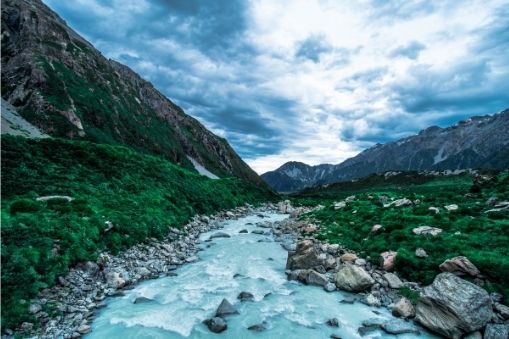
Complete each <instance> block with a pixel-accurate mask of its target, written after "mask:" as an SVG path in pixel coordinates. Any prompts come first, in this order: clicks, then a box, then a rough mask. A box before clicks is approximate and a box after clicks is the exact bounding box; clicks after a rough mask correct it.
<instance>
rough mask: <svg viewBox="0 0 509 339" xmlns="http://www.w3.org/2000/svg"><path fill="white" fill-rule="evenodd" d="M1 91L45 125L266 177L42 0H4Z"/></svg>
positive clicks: (218, 170) (217, 169) (52, 131)
mask: <svg viewBox="0 0 509 339" xmlns="http://www.w3.org/2000/svg"><path fill="white" fill-rule="evenodd" d="M2 97H3V98H4V99H5V100H7V101H8V102H9V103H11V104H12V105H13V106H15V107H16V108H17V109H18V112H20V114H21V115H22V116H23V117H24V118H25V119H26V120H28V121H29V122H30V123H32V124H34V125H35V126H37V127H38V128H40V129H41V130H42V131H43V132H44V133H47V134H49V135H51V136H55V137H66V138H73V139H86V140H91V141H95V142H100V143H110V144H123V145H126V146H130V147H133V148H135V149H137V150H140V151H144V152H148V153H153V154H159V155H162V156H164V157H165V158H167V159H169V160H171V161H173V162H175V163H178V164H181V165H182V166H184V167H187V168H190V169H192V168H193V166H192V164H191V162H190V161H189V159H188V158H187V156H191V157H192V158H194V159H195V160H196V161H197V162H198V163H200V164H201V165H203V166H204V167H205V168H206V169H208V170H209V171H211V172H213V173H214V174H216V175H218V176H221V177H223V176H231V175H233V176H237V177H240V178H244V179H246V180H248V181H251V182H253V183H256V184H258V185H265V184H264V182H263V181H262V180H261V179H260V178H259V177H258V175H257V174H256V173H255V172H254V171H253V170H252V169H251V168H249V166H248V165H247V164H246V163H244V161H242V159H241V158H240V157H239V156H238V155H237V154H236V153H235V151H234V150H233V149H232V148H231V147H230V145H229V144H228V143H227V142H226V140H225V139H223V138H220V137H218V136H216V135H214V134H213V133H211V132H210V131H208V130H207V129H206V128H205V127H204V126H203V125H201V124H200V123H199V122H198V121H197V120H196V119H194V118H192V117H190V116H188V115H186V114H185V113H184V112H183V111H182V109H181V108H180V107H178V106H177V105H175V104H174V103H173V102H171V101H170V100H168V99H167V98H166V97H165V96H164V95H162V94H161V93H160V92H159V91H158V90H157V89H155V88H154V86H153V85H152V84H151V83H149V82H147V81H145V80H143V79H142V78H141V77H140V76H139V75H138V74H136V73H135V72H133V71H132V70H131V69H129V68H128V67H127V66H124V65H122V64H119V63H117V62H115V61H113V60H108V59H106V58H105V57H103V56H102V55H101V53H100V52H99V51H98V50H96V49H95V48H94V47H93V46H92V45H91V44H90V43H88V42H87V41H86V40H84V39H83V38H82V37H81V36H79V35H78V34H77V33H76V32H74V31H73V30H72V29H70V28H69V27H68V26H67V25H66V23H65V22H64V21H63V20H62V19H61V18H60V17H59V16H58V15H57V14H56V13H54V12H53V11H51V9H49V8H48V7H47V6H46V5H44V4H43V3H42V2H41V1H40V0H16V1H12V0H2Z"/></svg>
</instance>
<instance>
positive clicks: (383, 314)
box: [87, 214, 433, 339]
mask: <svg viewBox="0 0 509 339" xmlns="http://www.w3.org/2000/svg"><path fill="white" fill-rule="evenodd" d="M266 216H267V217H266V218H263V219H262V218H260V217H258V216H255V215H252V216H248V217H245V218H242V219H239V220H231V221H226V222H224V225H225V227H224V229H222V230H220V231H221V232H226V233H228V234H230V235H231V238H218V239H214V240H213V241H211V242H207V241H205V240H207V239H208V238H209V237H210V235H211V234H213V233H215V232H217V231H212V232H209V233H205V234H202V235H201V237H200V239H201V240H202V243H201V244H200V248H202V249H203V250H202V251H200V252H198V255H199V258H200V260H199V261H197V262H195V263H193V264H188V265H185V266H183V267H181V268H179V269H178V270H176V271H175V272H176V273H177V274H178V276H176V277H165V278H159V279H156V280H151V281H146V282H143V283H141V284H139V285H138V286H137V287H136V288H134V289H133V290H130V291H126V295H125V296H124V297H120V298H113V299H110V300H109V301H108V305H107V307H106V308H104V309H102V310H101V312H100V313H99V314H98V316H97V318H96V319H95V320H94V322H93V324H92V328H93V331H92V332H91V333H90V334H89V335H87V338H88V339H92V338H101V339H102V338H123V339H127V338H205V337H218V338H329V336H330V335H331V334H332V333H334V334H337V335H339V336H341V337H342V338H361V337H360V336H359V335H358V333H357V328H358V327H359V326H361V322H362V321H363V320H366V319H369V318H376V317H378V318H384V319H390V318H392V316H391V315H390V313H389V312H388V311H387V310H385V309H382V308H379V309H375V308H372V307H369V306H366V305H364V304H361V303H359V302H356V303H354V304H341V303H340V302H339V301H340V300H342V299H343V298H344V297H345V296H349V295H350V294H348V293H345V292H332V293H327V292H325V291H324V290H323V289H322V288H320V287H314V286H304V285H302V284H299V283H296V282H293V281H287V280H286V275H285V264H286V257H287V252H286V251H285V250H284V249H283V248H282V247H281V246H280V245H279V243H277V242H274V241H273V240H272V238H271V237H270V236H266V235H256V234H251V233H249V234H239V231H240V230H242V229H248V230H249V231H250V232H251V231H252V230H254V229H259V228H258V227H256V225H255V224H256V223H257V222H260V221H268V220H270V221H276V220H282V219H284V218H285V217H286V216H285V215H281V214H266ZM248 223H251V224H248ZM263 230H267V229H263ZM259 240H262V241H261V242H260V241H259ZM239 274H240V276H236V277H235V278H234V275H239ZM242 291H247V292H251V293H252V294H253V295H254V301H252V302H240V301H239V300H237V296H238V294H239V293H240V292H242ZM269 293H270V295H267V294H269ZM141 296H143V297H146V298H150V299H153V300H154V301H151V302H147V303H141V304H134V303H133V301H134V300H135V299H136V298H137V297H141ZM223 298H226V299H228V300H229V301H230V302H231V303H232V304H234V306H235V307H236V308H237V310H238V311H239V313H240V314H239V315H234V316H229V317H227V318H226V320H227V322H228V329H227V330H226V331H225V332H222V333H220V334H214V333H212V332H210V331H209V330H208V328H207V327H206V326H205V325H204V324H202V321H203V320H204V319H206V318H210V317H212V316H213V314H214V312H215V310H216V308H217V306H218V305H219V303H220V302H221V300H222V299H223ZM373 311H376V312H379V313H380V314H378V315H377V314H375V313H374V312H373ZM330 318H337V319H338V320H339V323H340V327H339V328H332V327H329V326H327V325H326V324H325V322H326V321H327V320H328V319H330ZM262 321H265V322H266V325H267V330H265V331H263V332H252V331H249V330H248V329H247V328H248V327H249V326H251V325H254V324H258V323H261V322H262ZM432 337H433V336H431V335H429V334H426V333H424V332H423V333H422V334H421V335H420V336H419V338H432ZM363 338H394V336H392V335H387V334H385V333H383V332H381V331H376V332H372V333H371V334H369V335H366V336H364V337H363ZM398 338H415V335H400V336H398Z"/></svg>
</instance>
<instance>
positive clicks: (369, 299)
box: [362, 293, 382, 307]
mask: <svg viewBox="0 0 509 339" xmlns="http://www.w3.org/2000/svg"><path fill="white" fill-rule="evenodd" d="M362 302H363V303H364V304H366V305H369V306H373V307H380V306H382V302H381V301H380V299H379V298H377V297H376V296H374V295H373V293H370V294H368V295H367V296H365V297H364V298H363V299H362Z"/></svg>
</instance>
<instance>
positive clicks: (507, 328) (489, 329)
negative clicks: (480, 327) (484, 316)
mask: <svg viewBox="0 0 509 339" xmlns="http://www.w3.org/2000/svg"><path fill="white" fill-rule="evenodd" d="M508 338H509V324H488V325H486V329H485V330H484V336H483V339H508Z"/></svg>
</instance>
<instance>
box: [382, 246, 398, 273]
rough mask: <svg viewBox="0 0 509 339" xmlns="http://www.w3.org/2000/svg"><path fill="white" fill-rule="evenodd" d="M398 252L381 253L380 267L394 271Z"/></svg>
mask: <svg viewBox="0 0 509 339" xmlns="http://www.w3.org/2000/svg"><path fill="white" fill-rule="evenodd" d="M397 255H398V252H394V251H387V252H382V253H380V258H379V260H380V267H381V268H382V269H384V270H386V271H392V270H393V269H394V260H395V259H396V256H397Z"/></svg>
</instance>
